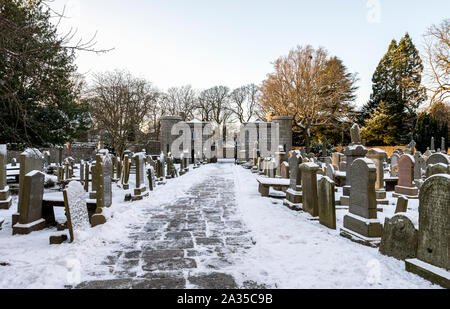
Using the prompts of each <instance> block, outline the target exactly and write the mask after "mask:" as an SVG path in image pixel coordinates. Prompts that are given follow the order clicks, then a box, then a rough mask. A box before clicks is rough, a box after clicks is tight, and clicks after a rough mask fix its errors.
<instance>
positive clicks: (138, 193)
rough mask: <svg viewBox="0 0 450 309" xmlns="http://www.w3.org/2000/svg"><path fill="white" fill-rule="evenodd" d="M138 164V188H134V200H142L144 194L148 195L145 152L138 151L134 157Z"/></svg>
mask: <svg viewBox="0 0 450 309" xmlns="http://www.w3.org/2000/svg"><path fill="white" fill-rule="evenodd" d="M133 159H134V163H135V165H136V188H135V189H134V195H133V196H132V200H141V199H142V198H143V197H144V196H146V195H148V192H146V191H147V188H146V187H145V176H144V174H145V165H144V159H145V153H143V152H139V153H136V154H135V155H134V157H133Z"/></svg>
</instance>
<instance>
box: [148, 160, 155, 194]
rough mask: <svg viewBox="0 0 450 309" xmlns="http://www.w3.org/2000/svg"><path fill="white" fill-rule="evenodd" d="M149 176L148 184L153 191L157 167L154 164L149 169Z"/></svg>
mask: <svg viewBox="0 0 450 309" xmlns="http://www.w3.org/2000/svg"><path fill="white" fill-rule="evenodd" d="M147 177H148V184H149V187H150V191H153V190H154V189H155V183H156V182H155V169H154V167H153V166H150V167H149V168H148V169H147Z"/></svg>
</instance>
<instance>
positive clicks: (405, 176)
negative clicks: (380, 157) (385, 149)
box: [393, 154, 419, 199]
mask: <svg viewBox="0 0 450 309" xmlns="http://www.w3.org/2000/svg"><path fill="white" fill-rule="evenodd" d="M414 164H415V161H414V157H413V156H412V155H409V154H404V155H402V156H401V157H400V160H399V161H398V185H397V186H395V193H394V194H393V196H394V197H398V196H399V195H406V196H407V197H408V198H409V199H411V198H418V196H417V194H418V193H419V189H418V188H417V187H416V186H415V185H414V184H413V181H414Z"/></svg>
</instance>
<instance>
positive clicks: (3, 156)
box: [0, 145, 12, 209]
mask: <svg viewBox="0 0 450 309" xmlns="http://www.w3.org/2000/svg"><path fill="white" fill-rule="evenodd" d="M6 160H7V152H6V145H0V209H9V207H11V203H12V198H11V196H10V193H9V186H8V184H7V182H6Z"/></svg>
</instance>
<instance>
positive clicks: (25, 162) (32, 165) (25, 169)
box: [12, 148, 44, 225]
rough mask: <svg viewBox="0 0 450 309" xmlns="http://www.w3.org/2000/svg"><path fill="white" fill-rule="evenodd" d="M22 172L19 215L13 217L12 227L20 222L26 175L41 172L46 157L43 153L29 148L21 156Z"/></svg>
mask: <svg viewBox="0 0 450 309" xmlns="http://www.w3.org/2000/svg"><path fill="white" fill-rule="evenodd" d="M19 160H20V172H19V201H18V208H17V211H18V212H17V213H16V214H13V215H12V225H14V224H16V223H17V222H18V220H19V209H20V207H19V205H21V204H22V203H23V202H22V199H23V198H25V197H23V190H22V189H23V188H24V181H25V175H27V174H28V173H29V172H31V171H41V170H42V165H43V160H44V157H43V155H42V153H41V152H40V151H39V150H38V149H35V148H28V149H26V150H25V151H24V152H22V153H21V154H20V158H19Z"/></svg>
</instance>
